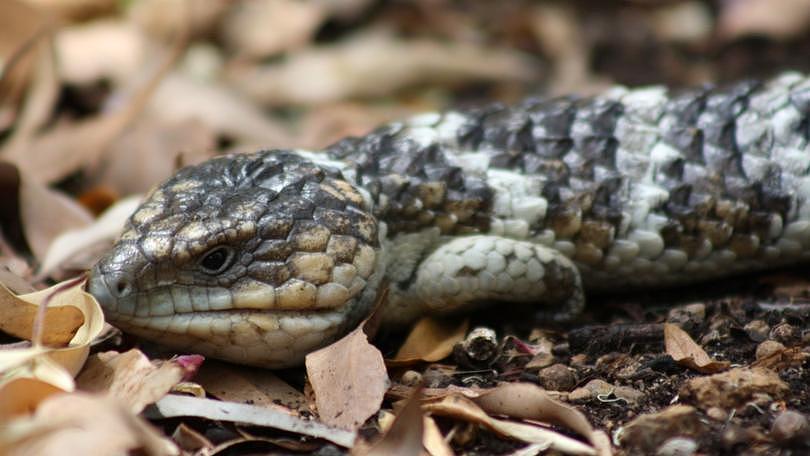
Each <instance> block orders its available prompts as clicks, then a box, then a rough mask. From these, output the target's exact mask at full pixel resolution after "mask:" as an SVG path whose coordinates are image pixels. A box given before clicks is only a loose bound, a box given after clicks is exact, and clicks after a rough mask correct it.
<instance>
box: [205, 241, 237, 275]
mask: <svg viewBox="0 0 810 456" xmlns="http://www.w3.org/2000/svg"><path fill="white" fill-rule="evenodd" d="M232 258H233V250H232V249H230V248H229V247H224V246H219V247H214V248H213V249H211V250H209V251H208V252H206V253H205V255H203V257H202V259H201V260H200V263H199V264H200V268H202V270H203V272H205V273H207V274H218V273H220V272H222V271H224V270H225V269H227V267H228V266H230V263H231V259H232Z"/></svg>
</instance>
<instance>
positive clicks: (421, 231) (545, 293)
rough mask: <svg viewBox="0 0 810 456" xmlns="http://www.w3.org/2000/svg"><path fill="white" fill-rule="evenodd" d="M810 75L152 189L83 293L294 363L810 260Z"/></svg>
mask: <svg viewBox="0 0 810 456" xmlns="http://www.w3.org/2000/svg"><path fill="white" fill-rule="evenodd" d="M808 144H810V79H807V78H805V77H804V76H801V75H796V74H784V75H782V76H780V77H778V78H775V79H772V80H770V81H767V82H764V83H759V82H751V81H748V82H742V83H738V84H734V85H732V86H729V87H724V88H712V87H706V88H703V89H698V90H692V91H684V92H669V91H667V90H665V89H663V88H658V87H654V88H642V89H635V90H628V89H625V88H615V89H613V90H610V91H608V92H607V93H605V94H603V95H602V96H599V97H595V98H589V99H577V98H573V97H567V98H558V99H530V100H527V101H525V102H524V103H522V104H521V105H519V106H516V107H512V108H508V107H503V106H492V107H489V108H485V109H481V110H477V111H470V112H449V113H445V114H427V115H422V116H418V117H415V118H413V119H410V120H408V121H405V122H400V123H394V124H391V125H387V126H384V127H381V128H380V129H378V130H377V131H375V132H373V133H371V134H369V135H367V136H365V137H361V138H349V139H346V140H344V141H341V142H339V143H337V144H335V145H333V146H331V147H329V148H327V149H326V150H325V151H324V152H323V153H312V152H305V151H264V152H259V153H256V154H253V155H238V156H227V157H220V158H216V159H214V160H211V161H209V162H207V163H204V164H202V165H199V166H196V167H190V168H185V169H183V170H181V171H180V172H178V173H177V175H175V176H174V177H172V178H171V179H170V180H169V181H167V182H166V183H164V184H163V185H161V186H160V187H158V188H157V189H156V190H155V191H154V192H152V193H151V194H150V195H149V196H148V197H147V199H146V201H145V202H144V203H143V205H142V206H141V207H140V208H139V209H138V210H137V211H136V212H135V214H133V216H132V217H131V219H130V220H129V223H128V225H127V227H126V229H125V232H124V234H123V235H122V237H121V239H120V240H119V241H118V243H117V244H116V246H115V247H114V248H113V249H112V251H111V252H110V253H108V254H107V255H106V256H105V257H104V258H102V259H101V261H99V263H98V264H97V265H96V266H95V267H94V268H93V270H92V272H91V279H90V283H89V289H90V291H91V293H93V294H94V295H95V296H96V297H97V298H98V299H99V301H100V302H101V304H102V306H103V307H104V309H105V313H106V314H107V317H108V319H109V320H110V321H111V322H112V323H113V324H116V325H117V326H120V327H121V328H122V329H123V330H125V331H130V332H132V333H135V334H138V335H141V336H143V337H146V338H149V339H153V340H155V341H157V342H161V343H164V344H166V345H169V346H172V347H176V348H178V349H182V350H190V351H194V352H198V353H203V354H206V355H209V356H214V357H218V358H223V359H227V360H231V361H235V362H240V363H246V364H254V365H260V366H266V367H281V366H288V365H294V364H297V363H300V362H301V361H302V359H303V357H304V356H305V355H306V353H308V352H309V351H312V350H314V349H316V348H318V347H321V346H323V345H325V344H327V343H329V342H331V341H333V340H335V339H336V338H338V337H340V336H341V335H342V334H344V333H345V332H346V331H348V330H349V329H350V328H352V327H353V326H355V325H356V324H357V322H358V321H359V320H360V319H362V318H363V317H364V316H365V315H367V313H368V312H369V311H370V307H371V304H372V302H374V300H375V299H376V297H377V294H378V292H379V289H380V284H381V283H382V281H383V279H385V281H386V282H387V283H388V284H389V295H388V301H387V302H386V307H385V308H384V312H385V313H384V317H385V318H386V320H387V321H388V322H389V323H392V324H396V323H403V322H408V321H410V320H412V319H413V318H416V317H417V316H419V315H421V314H423V313H426V312H439V313H442V312H451V311H459V310H464V309H468V308H470V307H471V306H473V305H475V304H478V303H481V302H491V301H500V302H530V303H541V302H542V303H548V304H558V305H559V306H561V307H559V310H554V311H550V312H549V315H551V316H552V317H553V318H564V317H568V316H570V315H572V314H575V313H576V312H578V311H579V310H580V309H581V308H582V306H583V304H584V299H583V296H584V294H583V293H584V291H583V290H584V289H607V290H610V289H612V288H615V287H624V286H661V285H670V284H676V283H683V282H690V281H695V280H706V279H710V278H712V277H717V276H721V275H729V274H733V273H736V272H741V271H747V270H756V269H762V268H767V267H772V266H777V265H784V264H789V263H794V262H798V261H801V260H805V259H807V258H808V257H810V205H809V204H808V202H807V201H808V198H809V197H810V145H808Z"/></svg>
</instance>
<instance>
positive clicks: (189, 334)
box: [87, 270, 363, 368]
mask: <svg viewBox="0 0 810 456" xmlns="http://www.w3.org/2000/svg"><path fill="white" fill-rule="evenodd" d="M109 283H112V284H116V283H117V282H116V280H115V276H114V275H113V276H109V277H108V276H105V275H104V274H101V273H99V272H98V271H95V270H94V271H92V272H91V275H90V279H89V280H88V285H87V287H88V291H89V292H90V293H91V294H92V295H93V296H94V297H95V298H96V300H97V301H98V302H99V304H100V305H101V307H102V309H103V310H104V314H105V316H106V318H107V320H108V321H109V322H110V323H112V324H114V325H115V326H117V327H119V328H120V329H121V330H123V331H124V332H127V333H130V334H133V335H135V336H139V337H142V338H144V339H148V340H151V341H154V342H157V343H158V344H160V345H164V346H167V347H169V348H172V349H175V350H178V351H184V352H191V353H200V354H204V355H206V356H211V357H215V358H220V359H225V360H227V361H232V362H236V363H242V364H250V365H255V366H260V367H268V368H281V367H288V366H292V365H297V364H300V363H301V362H302V361H303V358H304V356H306V354H307V353H309V352H311V351H314V350H316V349H318V348H321V347H323V346H325V345H327V344H329V343H331V342H333V341H334V340H336V339H337V338H338V337H339V336H340V335H341V334H343V333H344V332H345V330H346V328H347V326H349V325H354V324H356V323H357V321H358V320H359V319H360V317H362V315H361V314H362V313H363V312H358V307H357V306H356V305H352V303H353V301H352V302H347V303H346V304H347V305H343V306H337V307H335V308H275V307H268V306H267V305H266V304H265V307H264V308H260V307H258V306H259V305H260V303H259V302H258V301H257V299H258V297H254V298H255V299H253V300H250V299H246V298H245V297H242V298H241V301H240V299H235V300H234V302H232V303H231V304H230V305H229V306H225V305H224V303H220V306H219V307H221V308H216V307H217V305H216V304H214V305H212V302H214V301H212V300H211V299H208V298H207V296H208V295H207V294H205V293H203V294H201V296H200V298H201V301H203V302H200V303H198V304H197V305H193V304H191V303H188V304H187V305H181V306H178V305H177V302H176V301H173V300H172V293H171V290H172V288H173V287H175V288H176V287H177V285H174V286H167V287H161V289H152V290H149V291H148V292H146V293H130V294H126V295H124V296H121V295H120V294H117V293H116V291H118V290H117V289H116V288H115V285H113V286H112V289H111V287H110V286H109ZM240 302H242V303H244V302H248V303H253V304H254V306H255V307H240V306H239V303H240ZM136 304H137V305H136ZM270 304H272V300H271V301H270ZM361 307H362V306H361ZM359 310H362V309H359Z"/></svg>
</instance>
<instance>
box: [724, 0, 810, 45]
mask: <svg viewBox="0 0 810 456" xmlns="http://www.w3.org/2000/svg"><path fill="white" fill-rule="evenodd" d="M722 5H723V8H721V9H720V17H719V18H718V23H717V29H718V31H719V33H720V35H721V36H723V37H724V38H726V39H728V40H733V39H738V38H740V37H743V36H750V35H763V36H766V37H768V38H775V39H781V40H787V39H790V38H794V37H796V36H797V35H800V34H802V33H805V32H806V31H807V29H808V25H810V0H779V1H778V2H774V1H773V0H736V1H733V2H724V3H722Z"/></svg>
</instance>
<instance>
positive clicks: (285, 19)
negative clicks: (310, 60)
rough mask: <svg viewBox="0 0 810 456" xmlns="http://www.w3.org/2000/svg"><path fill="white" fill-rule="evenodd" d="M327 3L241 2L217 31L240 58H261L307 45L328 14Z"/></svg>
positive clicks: (229, 11) (291, 0) (229, 13)
mask: <svg viewBox="0 0 810 456" xmlns="http://www.w3.org/2000/svg"><path fill="white" fill-rule="evenodd" d="M329 3H331V2H301V1H293V0H270V1H263V2H241V3H239V4H238V5H235V7H233V8H230V9H229V10H228V14H227V15H226V16H225V18H223V21H222V26H221V33H222V38H223V40H224V41H225V44H226V45H227V46H228V47H229V48H231V49H233V50H234V52H235V53H236V54H237V55H238V56H239V57H241V58H261V57H266V56H269V55H273V54H276V53H279V52H283V51H287V50H293V49H296V48H298V47H301V46H304V45H305V44H307V43H308V42H309V41H310V40H311V39H312V37H313V36H314V34H315V32H316V31H317V28H318V26H319V25H321V23H322V22H323V21H324V20H325V19H326V18H327V17H328V16H327V13H328V9H327V6H328V5H329Z"/></svg>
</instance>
